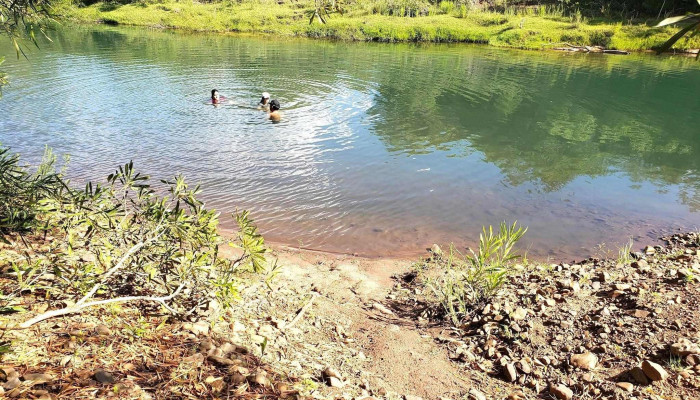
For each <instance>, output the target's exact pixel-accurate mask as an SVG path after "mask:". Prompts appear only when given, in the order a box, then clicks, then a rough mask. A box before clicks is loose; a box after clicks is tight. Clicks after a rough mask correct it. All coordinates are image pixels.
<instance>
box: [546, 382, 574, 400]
mask: <svg viewBox="0 0 700 400" xmlns="http://www.w3.org/2000/svg"><path fill="white" fill-rule="evenodd" d="M549 393H551V394H553V395H554V396H555V397H556V398H557V399H559V400H571V399H573V398H574V392H572V391H571V389H569V388H568V387H566V386H564V385H557V386H554V385H552V386H550V387H549Z"/></svg>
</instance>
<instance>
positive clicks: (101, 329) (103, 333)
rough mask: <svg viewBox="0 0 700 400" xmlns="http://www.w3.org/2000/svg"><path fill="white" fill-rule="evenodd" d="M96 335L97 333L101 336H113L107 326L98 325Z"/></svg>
mask: <svg viewBox="0 0 700 400" xmlns="http://www.w3.org/2000/svg"><path fill="white" fill-rule="evenodd" d="M95 333H97V334H98V335H99V336H109V335H111V334H112V331H111V330H110V329H109V328H108V327H107V325H103V324H100V325H97V326H96V327H95Z"/></svg>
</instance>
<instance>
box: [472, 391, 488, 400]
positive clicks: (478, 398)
mask: <svg viewBox="0 0 700 400" xmlns="http://www.w3.org/2000/svg"><path fill="white" fill-rule="evenodd" d="M469 400H486V395H485V394H483V393H481V392H480V391H478V390H476V389H474V388H471V389H469Z"/></svg>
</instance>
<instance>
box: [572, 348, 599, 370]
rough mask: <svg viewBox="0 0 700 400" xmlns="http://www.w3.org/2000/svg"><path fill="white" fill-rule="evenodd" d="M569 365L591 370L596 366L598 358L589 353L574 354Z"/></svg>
mask: <svg viewBox="0 0 700 400" xmlns="http://www.w3.org/2000/svg"><path fill="white" fill-rule="evenodd" d="M571 365H573V366H574V367H577V368H581V369H585V370H591V369H593V368H595V367H596V365H598V356H596V355H595V354H593V353H591V352H585V353H582V354H574V355H572V356H571Z"/></svg>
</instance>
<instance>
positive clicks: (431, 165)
mask: <svg viewBox="0 0 700 400" xmlns="http://www.w3.org/2000/svg"><path fill="white" fill-rule="evenodd" d="M52 38H53V39H54V42H53V43H52V44H42V46H41V49H40V50H36V49H34V50H31V51H30V52H29V54H28V57H29V59H28V60H25V59H20V60H17V59H16V58H15V57H14V53H13V50H12V49H11V48H10V46H9V44H8V43H7V41H1V42H0V54H5V55H7V56H8V60H7V61H6V63H5V64H4V65H3V66H2V68H3V69H5V70H6V72H8V73H9V74H10V78H11V80H12V84H11V86H9V87H6V88H5V90H4V97H3V99H2V100H0V142H2V143H3V144H4V145H6V146H10V147H11V148H12V149H13V150H15V151H18V152H20V153H21V154H22V157H23V159H24V160H25V161H27V162H36V161H37V160H39V159H40V157H41V153H42V151H43V148H44V146H46V145H48V146H50V147H52V148H53V149H54V151H55V152H57V153H59V154H70V156H71V161H70V164H69V168H68V173H69V175H70V176H71V177H72V178H73V179H74V180H75V181H83V180H86V179H101V178H104V177H106V175H108V174H109V173H110V172H112V170H114V169H115V168H116V167H117V166H118V165H119V164H122V163H125V162H128V161H129V160H130V159H133V160H134V163H135V164H136V166H137V167H138V169H140V170H142V171H144V172H146V173H148V174H150V175H151V176H152V177H153V178H158V179H164V178H168V177H171V176H173V175H174V174H177V173H182V174H184V175H185V176H186V177H188V178H189V180H190V181H191V182H193V183H201V184H202V186H203V188H204V193H203V196H204V198H205V199H206V201H207V203H208V205H209V206H211V207H215V208H217V209H219V210H220V211H222V212H223V213H228V212H232V211H234V210H235V209H236V207H239V208H247V209H250V210H252V211H253V216H254V218H255V219H256V220H257V221H258V223H259V225H260V227H261V229H262V231H263V233H265V234H266V236H267V237H268V239H271V240H275V241H279V242H283V243H286V244H290V245H294V246H303V247H308V248H314V249H321V250H328V251H337V252H349V253H358V254H362V255H370V256H372V255H407V254H417V253H420V252H421V251H422V250H423V249H424V248H426V247H429V246H430V245H431V244H432V243H434V242H437V243H447V242H454V243H456V244H458V245H460V246H467V245H473V244H474V242H475V240H478V233H479V231H480V229H481V226H482V225H487V224H498V223H499V221H502V220H506V221H514V220H518V221H519V222H521V223H522V224H523V225H526V226H529V232H528V233H527V235H526V237H525V239H524V241H525V243H524V244H525V246H526V247H529V248H530V254H531V255H535V256H539V257H546V256H555V257H583V256H588V255H590V254H592V253H596V252H600V251H605V250H601V249H600V248H598V245H601V244H605V247H604V248H608V249H614V246H616V245H619V244H621V243H623V242H625V241H626V240H628V239H629V238H630V237H632V238H634V239H635V240H637V242H638V246H641V245H642V244H646V243H647V242H649V241H650V240H651V238H655V237H657V236H658V235H659V234H661V233H665V232H670V231H673V230H675V229H695V228H698V227H700V125H699V124H698V119H697V118H698V114H697V112H698V110H700V96H698V92H697V89H698V88H700V62H695V61H694V60H692V59H686V58H682V57H677V58H668V57H664V58H659V57H655V56H650V55H633V56H626V57H623V56H601V55H579V54H559V53H552V52H524V51H511V50H499V49H493V48H488V47H478V46H468V45H412V44H408V45H406V44H402V45H393V44H366V43H335V42H323V41H307V40H292V39H279V38H265V37H262V38H260V37H255V38H253V37H239V36H221V35H188V34H181V33H175V32H167V31H165V32H164V31H152V30H144V29H127V28H112V27H66V28H63V29H61V30H59V31H57V32H53V33H52ZM212 88H217V89H219V91H220V92H221V93H222V94H223V95H225V96H227V97H228V98H229V99H232V100H233V102H234V103H235V104H230V105H224V106H221V107H218V108H215V107H212V106H211V105H208V104H206V100H207V98H208V96H209V91H210V90H211V89H212ZM263 91H268V92H270V93H271V94H272V97H273V98H277V99H279V100H280V102H281V103H282V112H283V114H284V118H283V121H282V122H281V123H279V124H271V123H270V122H269V121H267V120H266V119H265V116H264V113H262V112H260V111H258V110H256V109H254V108H253V107H252V106H253V105H254V104H255V103H256V102H257V101H258V99H259V97H260V93H261V92H263ZM222 220H223V221H224V224H225V225H226V226H228V227H232V224H231V221H230V219H229V218H227V217H225V216H222ZM610 251H615V250H610Z"/></svg>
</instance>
